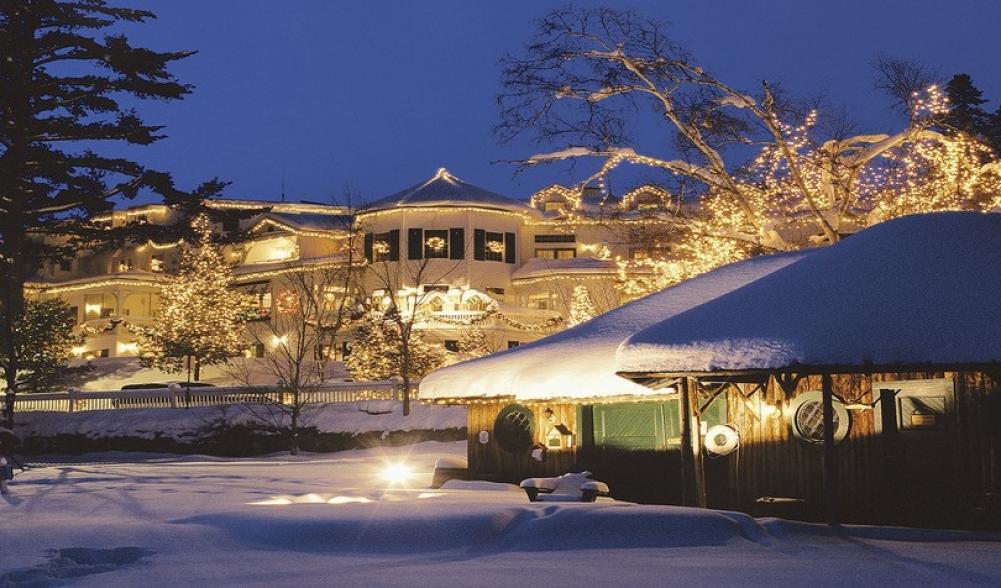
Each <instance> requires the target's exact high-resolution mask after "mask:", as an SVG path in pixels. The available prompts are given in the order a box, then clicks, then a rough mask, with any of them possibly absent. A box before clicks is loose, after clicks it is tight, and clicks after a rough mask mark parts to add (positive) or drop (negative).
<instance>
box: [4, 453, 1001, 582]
mask: <svg viewBox="0 0 1001 588" xmlns="http://www.w3.org/2000/svg"><path fill="white" fill-rule="evenodd" d="M464 454H465V444H464V443H461V442H458V443H434V442H429V443H422V444H418V445H413V446H407V447H396V448H386V449H382V450H380V449H369V450H359V451H348V452H342V453H338V454H335V455H333V456H332V457H331V456H306V457H302V458H297V459H289V458H288V457H286V456H274V457H269V458H266V459H218V458H200V457H192V456H188V457H162V456H161V457H158V458H149V459H146V460H145V461H143V456H142V455H132V456H129V455H122V454H118V455H116V456H114V458H115V459H117V460H121V461H122V462H123V463H112V464H102V465H72V466H62V467H50V468H43V469H36V470H31V471H29V472H26V473H24V474H20V475H18V476H17V478H16V480H15V481H14V483H13V484H12V490H11V494H10V495H9V496H8V497H7V498H6V500H0V586H8V585H14V586H17V585H32V586H47V585H56V584H60V583H62V582H64V581H69V582H71V583H74V585H81V586H109V585H114V586H132V585H146V586H161V585H177V586H182V585H183V586H190V585H239V586H247V585H268V586H274V585H300V586H301V585H310V586H313V585H343V586H511V585H532V586H581V585H584V586H594V585H599V586H604V585H609V586H625V585H630V586H654V585H656V586H667V585H686V586H719V585H721V584H722V585H727V584H730V585H812V586H818V585H831V586H833V585H838V586H843V585H864V584H867V585H876V584H880V585H901V584H915V583H921V584H925V585H946V584H947V585H964V584H965V585H998V584H999V583H1001V543H996V542H991V541H989V540H988V539H987V538H985V537H978V536H975V535H972V534H962V533H948V532H936V531H915V530H906V529H879V528H858V527H857V528H850V529H848V531H847V534H846V535H845V536H843V537H837V536H834V535H832V534H831V533H830V532H829V531H828V530H827V529H826V528H825V527H822V526H816V525H806V524H798V523H787V522H783V521H778V520H757V521H756V520H754V519H751V518H750V517H748V516H746V515H742V514H737V513H726V512H719V511H706V510H695V509H686V508H679V507H665V506H636V505H629V504H624V503H617V502H613V501H606V502H599V503H596V504H580V503H565V504H553V503H548V504H546V503H543V504H530V503H528V502H527V501H526V499H525V497H524V495H523V494H522V493H521V492H520V491H519V490H517V489H516V488H514V487H513V486H495V487H496V488H500V489H499V490H494V491H489V490H484V489H476V490H474V489H445V490H425V489H423V488H426V486H427V484H428V482H429V480H430V477H431V473H432V466H433V463H434V460H435V458H437V457H442V456H450V457H461V456H463V455H464ZM105 457H108V456H105ZM146 457H149V456H146ZM400 462H405V463H407V464H410V465H412V466H413V467H414V468H415V470H416V471H417V472H418V473H417V475H415V476H414V478H413V479H411V480H410V483H409V487H406V488H394V489H389V490H387V489H386V483H385V482H384V481H383V480H382V479H381V477H380V472H381V470H382V469H383V468H384V467H385V466H387V465H390V464H397V463H400Z"/></svg>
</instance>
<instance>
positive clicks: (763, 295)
mask: <svg viewBox="0 0 1001 588" xmlns="http://www.w3.org/2000/svg"><path fill="white" fill-rule="evenodd" d="M999 361H1001V214H980V213H973V212H949V213H937V214H925V215H916V216H909V217H904V218H900V219H896V220H892V221H888V222H885V223H882V224H879V225H876V226H874V227H872V228H869V229H866V230H864V231H861V232H859V233H858V234H856V235H854V236H852V237H849V238H847V239H845V240H844V241H842V242H840V243H838V244H837V245H834V246H833V247H828V248H825V249H820V250H817V251H815V252H814V253H812V254H810V255H808V256H806V257H804V258H803V259H801V260H800V261H798V262H797V263H794V264H791V265H789V266H787V267H785V268H783V269H781V270H779V271H776V272H774V273H771V274H769V275H767V276H765V277H762V278H761V279H759V280H756V281H754V282H752V283H749V284H747V285H746V286H744V287H742V288H740V289H738V290H735V291H733V292H730V293H729V294H727V295H725V296H720V297H718V298H716V299H715V300H710V301H708V302H706V303H705V304H702V305H701V306H699V307H698V308H693V309H692V310H690V311H688V312H685V313H682V314H676V315H673V316H671V317H670V318H666V319H665V320H663V321H660V322H658V323H657V324H655V325H652V326H650V327H649V328H647V329H645V330H643V331H640V332H639V333H636V334H635V335H633V336H631V337H630V338H629V339H628V340H627V341H626V342H625V343H624V344H623V345H622V347H621V348H620V349H619V352H618V369H619V370H620V371H622V372H662V373H671V372H675V373H677V372H705V371H721V370H755V369H779V368H786V367H794V366H797V365H810V366H847V365H851V366H859V365H863V364H867V363H869V364H872V365H874V366H879V365H894V364H898V365H899V364H940V365H958V364H979V363H992V362H999Z"/></svg>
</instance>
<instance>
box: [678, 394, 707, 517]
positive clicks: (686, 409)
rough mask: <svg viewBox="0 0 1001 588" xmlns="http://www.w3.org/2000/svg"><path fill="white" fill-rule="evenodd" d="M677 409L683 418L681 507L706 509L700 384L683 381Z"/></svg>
mask: <svg viewBox="0 0 1001 588" xmlns="http://www.w3.org/2000/svg"><path fill="white" fill-rule="evenodd" d="M680 384H681V386H680V387H681V393H680V394H679V398H678V403H679V404H680V406H679V407H678V408H679V409H680V410H679V413H680V415H681V476H682V477H681V483H682V493H683V494H682V503H683V504H686V505H689V504H691V505H694V506H699V507H702V508H705V507H706V488H705V473H704V471H703V468H702V451H701V450H702V434H701V431H700V426H701V424H700V415H699V409H698V394H697V388H696V387H697V386H698V383H697V382H696V381H695V380H694V379H693V378H687V377H686V378H682V380H681V382H680Z"/></svg>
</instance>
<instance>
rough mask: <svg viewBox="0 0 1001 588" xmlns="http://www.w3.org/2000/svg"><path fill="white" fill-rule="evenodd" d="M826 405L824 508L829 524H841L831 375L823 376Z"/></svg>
mask: <svg viewBox="0 0 1001 588" xmlns="http://www.w3.org/2000/svg"><path fill="white" fill-rule="evenodd" d="M820 379H821V388H822V394H823V404H824V503H825V504H824V506H825V508H826V510H827V524H828V525H831V526H832V527H836V526H838V525H840V524H841V508H840V506H841V505H840V504H839V502H840V492H839V490H840V488H839V484H838V454H837V446H835V444H834V382H833V378H831V375H830V374H823V375H822V376H821V378H820Z"/></svg>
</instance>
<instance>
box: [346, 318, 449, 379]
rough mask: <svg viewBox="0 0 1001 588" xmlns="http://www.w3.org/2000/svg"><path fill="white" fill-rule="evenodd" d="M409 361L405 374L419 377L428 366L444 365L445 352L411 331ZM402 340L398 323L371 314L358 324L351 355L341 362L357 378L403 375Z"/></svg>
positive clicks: (425, 373) (419, 333)
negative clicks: (343, 362)
mask: <svg viewBox="0 0 1001 588" xmlns="http://www.w3.org/2000/svg"><path fill="white" fill-rule="evenodd" d="M408 345H409V351H410V361H409V370H408V375H409V377H411V378H422V377H424V376H425V375H427V374H428V373H429V372H431V370H434V369H437V368H439V367H441V366H442V365H444V363H445V359H446V355H445V351H444V349H443V348H442V346H441V345H436V344H434V343H429V342H428V341H425V340H424V337H423V334H422V333H421V332H420V331H414V332H413V333H411V336H410V338H409V341H408ZM402 347H403V341H402V338H401V336H400V328H399V326H398V325H397V324H396V323H395V322H393V321H390V320H385V319H384V318H382V317H380V316H378V315H375V316H371V317H369V318H367V319H365V320H364V321H362V322H361V324H360V325H359V326H358V330H357V331H356V334H355V339H354V342H353V343H352V344H351V355H349V356H348V357H347V359H346V360H345V363H346V364H347V367H348V371H350V372H351V376H352V377H353V378H355V379H357V380H386V379H389V378H394V377H402V375H403V363H404V362H403V351H402Z"/></svg>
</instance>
